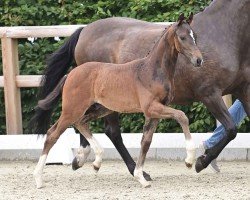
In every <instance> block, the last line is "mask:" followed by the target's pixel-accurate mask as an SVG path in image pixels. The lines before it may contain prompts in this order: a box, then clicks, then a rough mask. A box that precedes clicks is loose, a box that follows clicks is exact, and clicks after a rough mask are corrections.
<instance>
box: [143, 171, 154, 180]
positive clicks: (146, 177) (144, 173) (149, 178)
mask: <svg viewBox="0 0 250 200" xmlns="http://www.w3.org/2000/svg"><path fill="white" fill-rule="evenodd" d="M143 176H144V178H145V179H146V180H147V181H152V180H153V179H152V178H151V177H150V175H149V174H148V173H146V172H143Z"/></svg>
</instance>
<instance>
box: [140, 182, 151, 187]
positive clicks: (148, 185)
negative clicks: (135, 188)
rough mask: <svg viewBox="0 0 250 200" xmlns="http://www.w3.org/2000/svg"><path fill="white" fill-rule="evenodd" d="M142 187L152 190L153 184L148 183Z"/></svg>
mask: <svg viewBox="0 0 250 200" xmlns="http://www.w3.org/2000/svg"><path fill="white" fill-rule="evenodd" d="M142 187H144V188H150V187H151V184H150V183H149V182H147V183H145V184H143V185H142Z"/></svg>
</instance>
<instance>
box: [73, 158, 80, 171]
mask: <svg viewBox="0 0 250 200" xmlns="http://www.w3.org/2000/svg"><path fill="white" fill-rule="evenodd" d="M79 168H81V167H80V166H79V164H78V161H77V158H76V157H75V158H74V159H73V161H72V169H73V170H77V169H79Z"/></svg>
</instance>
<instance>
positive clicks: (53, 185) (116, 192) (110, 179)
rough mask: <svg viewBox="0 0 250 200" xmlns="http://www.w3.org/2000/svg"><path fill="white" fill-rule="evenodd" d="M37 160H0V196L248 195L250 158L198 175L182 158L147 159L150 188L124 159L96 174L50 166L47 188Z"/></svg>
mask: <svg viewBox="0 0 250 200" xmlns="http://www.w3.org/2000/svg"><path fill="white" fill-rule="evenodd" d="M35 165H36V163H35V162H28V161H26V162H10V161H0V199H1V200H12V199H15V200H28V199H34V200H39V199H43V200H47V199H49V200H57V199H58V200H59V199H60V200H65V199H67V200H71V199H72V200H73V199H74V200H78V199H84V200H86V199H87V200H88V199H133V200H137V199H171V200H172V199H178V200H179V199H213V200H214V199H227V200H229V199H230V200H232V199H250V162H219V165H220V166H221V170H222V172H221V173H219V174H215V173H213V171H212V170H211V169H209V168H208V169H206V170H204V171H203V172H202V173H200V174H196V172H195V171H194V169H191V170H188V169H186V167H185V165H184V163H183V162H176V161H148V160H147V161H146V164H145V171H147V172H149V173H150V174H151V177H152V178H153V181H152V186H151V188H142V187H141V185H140V184H139V183H138V182H137V181H136V180H135V179H134V178H133V177H132V176H130V174H129V173H128V171H127V169H126V167H125V165H124V164H123V162H122V161H104V162H103V165H102V167H101V169H100V171H99V173H98V174H97V175H96V174H95V173H94V171H93V169H92V167H91V163H87V164H85V165H84V166H83V168H81V169H79V170H77V171H73V170H71V166H66V165H47V166H45V170H44V181H45V186H46V187H44V188H42V189H36V188H35V182H34V179H33V176H32V173H33V170H34V168H35Z"/></svg>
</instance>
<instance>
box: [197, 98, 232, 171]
mask: <svg viewBox="0 0 250 200" xmlns="http://www.w3.org/2000/svg"><path fill="white" fill-rule="evenodd" d="M202 102H203V103H204V104H205V106H206V107H207V108H208V109H209V111H210V112H212V114H213V115H214V117H215V118H216V119H217V120H219V121H220V123H221V124H222V125H223V126H224V127H225V131H226V134H224V135H223V137H222V139H221V140H220V141H218V143H217V144H216V145H214V146H213V147H211V148H209V149H206V150H205V153H204V154H203V155H201V156H200V157H198V158H197V160H196V164H195V170H196V172H197V173H199V172H200V171H201V170H203V169H205V168H206V167H207V166H208V165H209V164H210V163H211V161H212V160H214V159H216V158H217V157H218V155H219V154H220V152H221V151H222V150H223V149H224V147H225V146H226V145H227V144H228V143H229V142H230V141H231V140H233V139H234V138H235V137H236V134H237V128H236V125H235V123H234V122H233V119H232V117H231V115H230V113H229V112H228V109H227V107H226V105H225V103H224V101H223V99H222V97H221V96H219V95H213V96H208V97H206V98H203V99H202Z"/></svg>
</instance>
